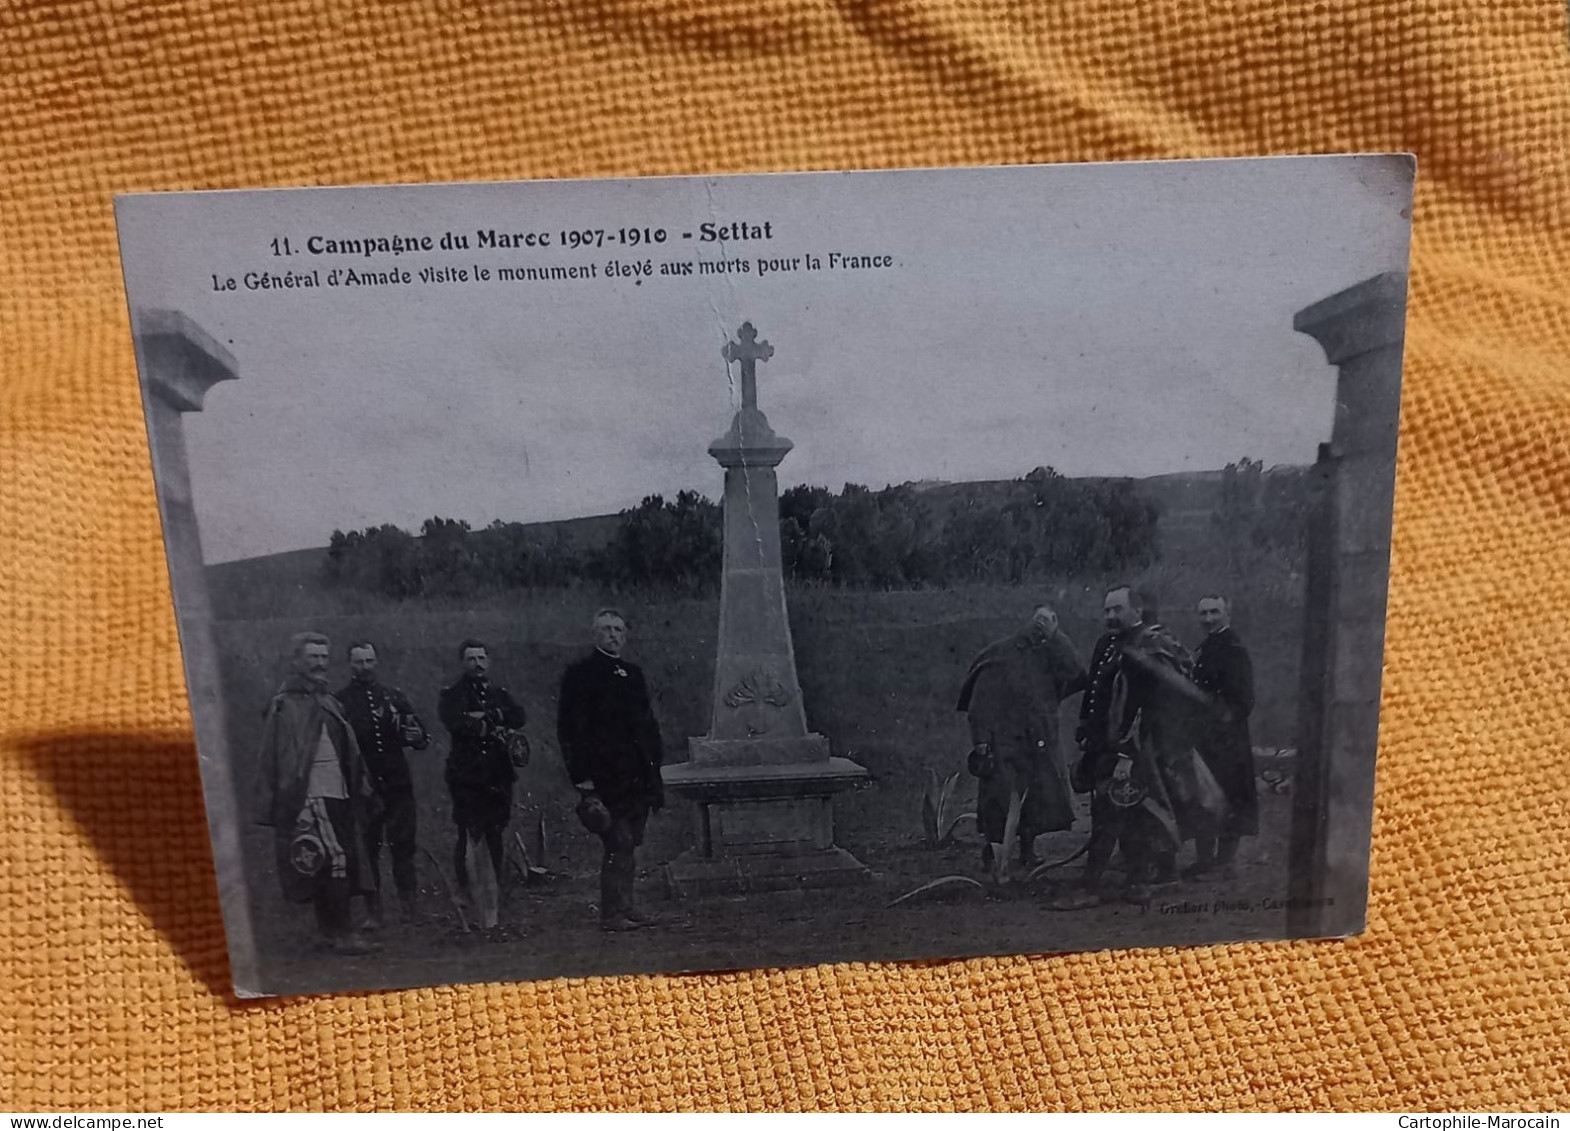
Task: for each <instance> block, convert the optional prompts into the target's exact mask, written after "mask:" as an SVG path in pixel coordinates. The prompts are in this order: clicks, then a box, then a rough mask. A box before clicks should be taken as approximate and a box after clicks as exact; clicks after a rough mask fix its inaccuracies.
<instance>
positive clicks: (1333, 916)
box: [1287, 272, 1407, 936]
mask: <svg viewBox="0 0 1570 1131" xmlns="http://www.w3.org/2000/svg"><path fill="white" fill-rule="evenodd" d="M1406 282H1407V280H1406V275H1405V274H1404V273H1401V272H1390V273H1387V274H1383V275H1375V276H1374V277H1373V278H1370V279H1366V280H1364V281H1363V282H1361V283H1358V284H1357V285H1356V286H1353V287H1350V288H1348V289H1347V290H1344V291H1341V292H1339V293H1337V294H1334V295H1331V296H1330V297H1329V298H1327V299H1324V300H1323V301H1321V302H1317V303H1315V304H1314V305H1313V306H1310V307H1307V308H1305V309H1304V310H1301V311H1299V312H1298V314H1297V317H1296V318H1295V319H1294V320H1293V323H1292V325H1293V328H1294V329H1296V330H1298V331H1301V332H1302V333H1305V334H1308V335H1309V336H1310V337H1312V338H1314V339H1315V340H1316V341H1318V342H1319V344H1320V345H1321V346H1323V347H1324V350H1325V357H1326V359H1327V360H1328V361H1329V362H1330V363H1331V364H1332V365H1335V366H1337V367H1338V368H1339V370H1340V373H1339V376H1338V378H1337V381H1336V411H1335V423H1334V426H1333V429H1332V432H1331V440H1330V443H1329V444H1328V445H1325V446H1323V447H1322V448H1321V451H1320V458H1319V463H1318V464H1317V465H1316V471H1317V473H1318V475H1317V479H1318V480H1319V483H1320V490H1319V498H1318V502H1317V505H1316V512H1315V514H1314V515H1313V516H1312V519H1311V528H1310V539H1309V541H1310V550H1309V576H1308V583H1307V600H1306V601H1305V605H1306V610H1307V611H1306V616H1307V625H1306V628H1307V631H1306V632H1305V634H1304V652H1303V676H1302V691H1303V694H1302V697H1301V700H1300V703H1299V714H1300V726H1299V736H1298V740H1299V758H1300V764H1299V768H1298V782H1297V793H1296V797H1295V799H1294V813H1293V836H1292V852H1291V858H1290V864H1289V867H1290V869H1291V884H1292V886H1291V896H1292V903H1291V906H1290V910H1289V912H1288V919H1287V922H1288V930H1289V932H1290V933H1291V934H1294V935H1321V936H1324V935H1345V934H1352V933H1355V932H1357V931H1359V930H1361V929H1362V927H1363V924H1364V920H1365V913H1366V905H1367V891H1368V853H1367V849H1368V844H1369V835H1370V832H1371V827H1372V820H1373V805H1374V757H1375V751H1376V749H1377V746H1378V738H1379V693H1380V681H1381V676H1382V673H1383V666H1384V643H1385V601H1386V593H1387V589H1388V584H1389V570H1390V527H1391V518H1392V514H1393V509H1394V499H1395V455H1396V434H1397V428H1398V424H1399V418H1400V406H1401V349H1402V340H1403V331H1404V326H1405V311H1406Z"/></svg>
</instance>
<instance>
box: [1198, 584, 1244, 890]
mask: <svg viewBox="0 0 1570 1131" xmlns="http://www.w3.org/2000/svg"><path fill="white" fill-rule="evenodd" d="M1199 625H1200V627H1201V628H1202V629H1204V631H1205V639H1204V640H1203V641H1201V642H1200V645H1199V649H1198V651H1197V652H1196V653H1195V656H1194V682H1195V683H1197V684H1198V685H1199V688H1200V690H1201V691H1204V692H1205V693H1206V694H1207V695H1209V696H1210V704H1209V707H1208V709H1207V711H1206V713H1205V718H1204V721H1203V723H1202V725H1201V727H1200V731H1199V753H1200V757H1202V758H1204V760H1205V764H1206V765H1207V766H1209V767H1210V772H1211V773H1212V774H1214V775H1215V778H1216V782H1217V784H1219V785H1220V786H1221V791H1222V792H1223V793H1224V794H1226V799H1227V813H1226V817H1225V818H1224V819H1223V821H1222V824H1221V827H1220V828H1219V830H1218V839H1217V840H1216V841H1215V842H1214V846H1213V845H1212V842H1211V841H1210V840H1209V839H1208V838H1201V839H1200V840H1198V841H1196V842H1195V849H1196V855H1197V859H1196V860H1195V862H1194V866H1193V868H1191V869H1190V870H1189V871H1190V874H1191V875H1194V876H1200V875H1203V874H1204V873H1206V872H1208V871H1210V870H1211V869H1212V868H1227V867H1230V866H1231V865H1232V863H1233V861H1234V860H1235V859H1236V857H1237V848H1238V841H1239V840H1240V839H1242V838H1243V837H1245V836H1254V835H1256V834H1258V832H1259V790H1258V787H1257V786H1256V785H1255V783H1254V744H1253V738H1252V736H1251V735H1250V734H1249V728H1248V717H1249V715H1250V714H1252V713H1253V710H1254V664H1253V661H1252V660H1251V659H1250V658H1249V654H1248V649H1247V648H1245V647H1244V646H1243V640H1242V638H1241V637H1240V636H1238V634H1237V630H1236V629H1234V628H1233V627H1232V606H1231V603H1230V602H1229V601H1228V600H1227V599H1226V598H1225V597H1222V596H1220V595H1214V594H1213V595H1211V596H1208V597H1201V598H1200V601H1199Z"/></svg>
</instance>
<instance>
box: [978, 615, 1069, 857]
mask: <svg viewBox="0 0 1570 1131" xmlns="http://www.w3.org/2000/svg"><path fill="white" fill-rule="evenodd" d="M1084 680H1085V670H1084V669H1083V668H1081V667H1080V666H1079V660H1078V659H1077V658H1076V657H1075V655H1074V645H1073V644H1072V643H1070V642H1069V639H1068V637H1067V636H1065V635H1064V634H1063V632H1062V631H1061V630H1060V629H1059V628H1058V615H1057V613H1056V611H1054V610H1053V609H1052V608H1051V607H1050V606H1047V605H1040V606H1037V608H1036V610H1035V612H1034V613H1033V614H1032V616H1031V619H1030V623H1028V624H1027V625H1025V627H1024V628H1023V629H1022V630H1020V631H1019V632H1016V633H1015V634H1014V635H1013V636H1009V637H1005V638H1004V639H1002V640H999V641H997V642H995V643H993V644H989V645H988V646H987V647H986V648H984V649H982V651H981V653H980V654H979V655H978V656H977V657H976V659H975V660H974V661H973V662H972V663H971V665H970V671H969V673H967V675H966V676H965V682H964V684H963V686H962V687H961V688H960V696H959V710H961V711H965V712H966V713H967V715H968V721H969V724H970V740H971V742H972V743H973V744H975V746H977V747H985V748H987V750H988V751H989V752H990V753H991V754H992V771H991V772H990V773H988V774H987V775H986V776H985V777H983V778H981V780H980V781H978V782H977V784H976V823H977V824H978V825H979V826H980V828H981V832H982V835H983V837H984V838H985V839H986V844H985V846H984V847H983V848H982V850H981V851H982V862H983V864H984V865H985V866H986V867H989V868H990V867H992V866H993V847H992V846H993V845H994V844H1002V842H1003V839H1004V834H1005V830H1006V828H1007V825H1008V814H1009V809H1010V805H1011V801H1012V799H1013V797H1015V796H1019V797H1022V798H1023V802H1022V804H1021V807H1020V815H1019V830H1018V837H1019V852H1020V863H1021V864H1022V865H1024V866H1025V867H1026V868H1029V867H1031V866H1033V865H1035V864H1036V863H1038V861H1037V859H1036V852H1035V843H1036V838H1037V837H1038V836H1040V835H1041V834H1042V833H1047V832H1054V831H1057V830H1059V829H1068V828H1072V827H1073V825H1074V807H1073V798H1072V796H1071V795H1070V793H1069V787H1068V774H1067V773H1066V772H1065V771H1064V767H1063V754H1062V752H1061V751H1060V750H1059V748H1058V703H1059V702H1060V701H1061V700H1063V699H1066V698H1067V697H1068V696H1070V695H1072V694H1074V693H1075V692H1076V691H1079V690H1080V689H1081V688H1082V687H1083V685H1084ZM1004 849H1005V851H1008V852H1012V851H1013V846H1012V845H1005V846H1004Z"/></svg>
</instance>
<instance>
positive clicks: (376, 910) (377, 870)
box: [338, 640, 431, 927]
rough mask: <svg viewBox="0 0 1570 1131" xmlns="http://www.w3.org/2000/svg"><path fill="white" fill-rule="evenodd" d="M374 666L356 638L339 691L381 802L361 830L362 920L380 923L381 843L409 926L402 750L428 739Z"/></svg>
mask: <svg viewBox="0 0 1570 1131" xmlns="http://www.w3.org/2000/svg"><path fill="white" fill-rule="evenodd" d="M376 668H377V655H376V646H375V645H374V644H372V643H371V642H370V641H369V640H356V641H355V642H354V643H352V644H350V645H349V677H350V678H349V683H348V685H347V686H345V687H344V688H343V689H342V690H341V691H339V692H338V701H339V702H340V703H342V704H343V713H344V717H345V718H346V719H348V720H349V726H350V728H351V729H352V730H353V731H354V737H355V741H357V742H358V743H359V744H360V753H361V755H362V756H363V757H364V759H365V768H366V770H367V772H368V773H369V774H370V778H371V785H372V786H373V787H375V789H376V795H377V797H378V799H379V800H380V801H381V805H380V806H376V807H373V812H372V813H371V815H370V819H369V821H368V822H367V823H366V827H365V855H366V870H367V871H368V872H369V873H370V875H371V881H372V883H374V884H375V885H376V890H375V891H374V892H373V893H371V894H370V895H368V896H367V897H366V903H367V904H368V905H369V915H368V916H367V921H368V923H369V925H370V926H372V927H380V926H381V925H382V896H381V888H382V870H381V861H380V857H381V852H382V844H383V843H385V844H386V845H387V848H388V850H389V852H390V854H391V856H392V874H393V885H394V886H395V887H396V888H397V889H398V901H399V904H400V905H401V906H402V908H403V917H404V921H405V922H411V923H412V922H414V921H415V920H416V919H417V918H418V913H417V911H416V909H415V896H416V893H417V891H418V887H419V885H418V881H417V880H416V873H415V866H414V853H415V847H416V846H415V815H414V785H413V782H412V781H411V779H410V777H409V761H408V758H407V756H406V755H405V753H404V751H405V750H406V749H413V750H424V749H425V748H426V747H427V746H429V745H430V741H431V740H430V738H429V737H427V735H426V733H425V728H424V726H422V725H421V724H420V720H419V717H418V716H417V715H415V713H414V708H413V707H411V706H410V705H409V700H408V697H407V696H405V695H404V693H403V692H402V691H400V690H398V689H397V688H395V687H386V686H384V685H383V684H382V683H381V682H380V681H379V680H378V679H377V678H376Z"/></svg>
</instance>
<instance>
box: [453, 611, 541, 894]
mask: <svg viewBox="0 0 1570 1131" xmlns="http://www.w3.org/2000/svg"><path fill="white" fill-rule="evenodd" d="M458 658H459V660H460V662H461V663H462V664H463V676H462V678H460V679H459V680H458V682H457V683H455V684H453V685H452V686H451V687H444V688H442V693H441V698H440V700H439V701H438V704H437V715H438V716H439V717H440V718H441V721H442V725H443V726H444V727H446V728H447V732H448V733H449V734H450V735H452V747H451V749H450V750H448V752H447V772H446V778H447V788H448V790H449V791H450V792H451V794H452V816H453V821H454V822H455V823H456V824H457V826H458V841H457V845H456V847H455V848H454V850H453V872H454V874H455V875H456V876H457V877H458V886H459V887H461V888H463V889H464V890H465V891H466V892H467V891H468V889H469V869H468V865H467V862H466V860H465V859H464V857H465V854H466V853H467V851H468V847H469V842H470V841H471V840H473V841H475V842H477V843H483V844H484V845H485V847H486V849H487V850H488V851H489V852H490V856H491V868H492V875H493V876H494V877H495V879H496V880H497V882H498V883H499V882H500V881H501V875H502V859H503V853H502V833H503V831H504V830H505V829H506V828H507V822H508V821H510V820H511V819H512V783H513V782H515V781H517V780H518V771H517V769H516V768H515V767H514V765H513V759H512V754H511V752H510V750H509V739H510V738H511V735H512V732H513V731H515V730H521V729H522V727H523V724H524V722H525V719H526V716H525V715H524V711H523V708H522V707H521V706H520V705H519V704H518V702H517V701H516V700H514V699H513V697H512V696H511V695H509V694H508V693H507V689H506V688H504V687H497V686H496V685H495V684H493V683H492V682H491V681H490V676H489V672H490V667H491V655H490V649H488V648H487V647H486V646H485V643H484V642H483V641H480V640H465V641H464V642H463V643H462V644H461V645H459V647H458Z"/></svg>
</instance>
